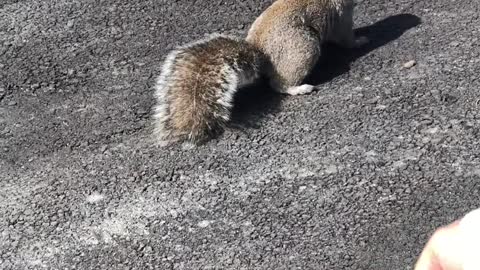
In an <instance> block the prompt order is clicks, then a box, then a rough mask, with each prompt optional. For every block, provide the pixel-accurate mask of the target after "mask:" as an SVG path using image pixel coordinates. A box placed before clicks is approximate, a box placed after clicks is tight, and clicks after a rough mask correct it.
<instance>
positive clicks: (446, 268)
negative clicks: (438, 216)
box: [415, 209, 480, 270]
mask: <svg viewBox="0 0 480 270" xmlns="http://www.w3.org/2000/svg"><path fill="white" fill-rule="evenodd" d="M477 269H480V209H477V210H475V211H472V212H470V213H469V214H467V215H466V216H464V217H463V218H462V219H461V220H459V221H455V222H454V223H452V224H450V225H447V226H444V227H442V228H440V229H438V230H437V231H435V233H434V234H433V236H432V237H431V238H430V240H429V241H428V243H427V244H426V246H425V248H424V249H423V251H422V253H421V254H420V257H419V258H418V261H417V263H416V265H415V270H477Z"/></svg>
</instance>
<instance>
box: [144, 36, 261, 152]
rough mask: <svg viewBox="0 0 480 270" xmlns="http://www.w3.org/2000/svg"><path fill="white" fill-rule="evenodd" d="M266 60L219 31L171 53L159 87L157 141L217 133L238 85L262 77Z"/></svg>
mask: <svg viewBox="0 0 480 270" xmlns="http://www.w3.org/2000/svg"><path fill="white" fill-rule="evenodd" d="M266 62H267V60H266V58H265V56H264V55H263V53H261V52H260V51H259V50H257V49H256V48H254V47H253V46H252V45H250V44H248V43H247V42H245V41H243V40H241V39H238V38H235V37H230V36H225V35H218V34H215V35H211V36H210V37H208V38H206V39H204V40H200V41H196V42H193V43H190V44H187V45H185V46H182V47H179V48H177V49H176V50H174V51H172V52H170V53H169V54H168V56H167V57H166V59H165V62H164V65H163V67H162V70H161V74H160V76H159V78H158V79H157V83H156V86H155V95H156V99H157V104H156V106H155V109H154V121H155V135H156V136H157V139H158V140H160V141H164V142H168V141H176V140H188V141H191V142H194V143H197V142H200V141H202V140H203V139H205V138H206V137H207V136H208V135H211V134H212V133H214V132H216V131H218V130H219V128H221V127H222V126H223V125H224V124H225V123H226V122H227V121H228V120H229V119H230V113H231V107H232V101H233V97H234V94H235V92H236V91H237V89H238V88H239V87H241V86H243V85H246V84H249V83H251V82H252V81H253V80H255V79H256V78H258V77H259V76H260V72H261V68H262V67H263V66H264V65H265V63H266Z"/></svg>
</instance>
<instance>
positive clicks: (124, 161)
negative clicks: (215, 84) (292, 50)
mask: <svg viewBox="0 0 480 270" xmlns="http://www.w3.org/2000/svg"><path fill="white" fill-rule="evenodd" d="M270 2H271V1H267V0H257V1H253V0H241V1H240V0H222V1H216V0H214V1H166V0H144V1H130V0H103V1H94V0H59V1H46V0H45V1H37V0H1V1H0V167H1V170H0V217H1V218H0V268H1V269H409V268H411V266H412V265H413V263H414V261H415V259H416V256H417V255H418V253H419V252H420V249H421V247H422V245H423V243H424V242H425V241H426V239H427V238H428V236H429V234H431V233H432V231H433V230H434V229H435V228H436V227H437V226H439V225H440V224H444V223H447V222H450V221H452V220H454V219H455V218H458V217H460V216H462V215H463V214H464V213H466V212H467V211H468V210H470V209H473V208H476V207H478V206H479V198H480V194H479V193H480V192H479V190H480V181H479V179H480V154H479V153H480V143H479V136H480V125H479V124H480V120H479V119H480V113H479V106H480V97H479V95H478V93H479V89H480V80H479V78H478V74H479V73H480V46H479V42H480V41H479V37H480V18H479V14H480V2H479V1H471V0H457V1H450V0H436V1H416V0H362V1H359V4H358V6H357V14H356V25H357V26H358V27H359V29H358V32H359V33H363V34H365V35H367V36H368V37H369V38H370V39H371V43H370V44H369V45H368V46H367V47H366V48H363V49H361V50H356V51H348V50H341V49H339V48H335V47H333V46H327V47H326V48H325V52H326V53H325V54H326V55H325V57H323V58H322V60H321V61H320V64H319V67H318V68H317V69H316V70H315V72H314V73H313V74H312V76H311V78H310V79H309V80H311V81H313V82H315V83H318V84H319V85H320V87H319V88H320V90H319V91H318V92H316V93H314V94H312V95H308V96H298V97H288V98H282V97H280V96H278V95H276V94H274V93H271V92H269V91H266V87H264V86H262V84H259V85H257V86H255V87H251V88H250V89H245V90H244V91H243V92H242V93H240V94H239V96H238V99H237V104H236V105H237V108H236V111H235V120H234V121H233V123H232V127H231V128H229V129H228V130H227V131H226V132H225V133H224V134H223V135H222V136H220V137H219V138H218V139H215V140H212V141H210V142H209V143H207V144H206V145H203V146H201V147H199V148H198V149H196V150H195V151H188V150H182V149H181V148H179V147H169V148H156V147H153V146H152V145H151V143H150V141H149V139H150V137H149V130H150V120H149V119H150V115H151V106H152V105H153V98H152V96H153V91H152V84H153V80H154V78H155V77H156V76H157V75H158V72H159V70H160V65H161V61H162V59H163V57H164V55H165V53H166V52H167V51H168V50H170V49H172V48H173V46H175V45H178V44H183V43H185V42H188V41H192V40H195V39H198V38H201V37H203V36H204V34H207V33H211V32H228V33H234V34H238V35H244V34H245V31H246V30H247V29H248V26H249V24H250V23H251V22H252V21H253V20H254V18H255V16H257V15H258V14H259V13H260V12H261V11H262V10H263V9H264V8H265V7H266V6H267V5H268V4H269V3H270ZM410 61H415V64H413V62H411V63H408V62H410ZM406 63H408V64H406ZM264 90H265V91H264Z"/></svg>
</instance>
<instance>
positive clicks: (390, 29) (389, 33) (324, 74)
mask: <svg viewBox="0 0 480 270" xmlns="http://www.w3.org/2000/svg"><path fill="white" fill-rule="evenodd" d="M420 23H421V19H420V18H419V17H417V16H415V15H412V14H399V15H394V16H390V17H387V18H386V19H383V20H381V21H379V22H376V23H374V24H372V25H369V26H365V27H361V28H357V29H355V36H357V37H359V36H366V37H367V38H368V40H369V42H368V43H367V44H365V45H364V46H362V47H361V48H357V49H345V48H341V47H339V46H336V45H333V44H325V45H324V46H323V47H324V48H323V52H328V53H324V54H322V56H321V57H320V59H319V61H318V63H317V65H316V66H315V68H314V69H313V71H312V72H311V74H310V75H309V76H308V78H307V79H306V80H305V81H306V83H309V84H313V85H319V84H322V83H325V82H328V81H330V80H332V79H333V78H335V77H337V76H340V75H342V74H344V73H347V72H348V71H349V70H350V63H352V62H353V61H355V60H357V59H358V58H360V57H362V56H364V55H366V54H368V53H370V52H372V51H374V50H376V49H378V48H380V47H382V46H384V45H386V44H388V43H390V42H392V41H394V40H396V39H398V38H399V37H401V36H402V35H403V33H405V32H406V31H407V30H409V29H411V28H413V27H415V26H417V25H419V24H420Z"/></svg>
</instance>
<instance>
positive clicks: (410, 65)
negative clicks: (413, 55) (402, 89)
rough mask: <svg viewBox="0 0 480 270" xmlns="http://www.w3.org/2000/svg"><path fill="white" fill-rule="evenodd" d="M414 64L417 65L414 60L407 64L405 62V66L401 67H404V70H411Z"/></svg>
mask: <svg viewBox="0 0 480 270" xmlns="http://www.w3.org/2000/svg"><path fill="white" fill-rule="evenodd" d="M416 64H417V62H416V61H415V60H411V61H408V62H406V63H405V64H403V67H404V68H412V67H414V66H415V65H416Z"/></svg>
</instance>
